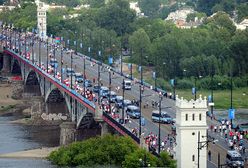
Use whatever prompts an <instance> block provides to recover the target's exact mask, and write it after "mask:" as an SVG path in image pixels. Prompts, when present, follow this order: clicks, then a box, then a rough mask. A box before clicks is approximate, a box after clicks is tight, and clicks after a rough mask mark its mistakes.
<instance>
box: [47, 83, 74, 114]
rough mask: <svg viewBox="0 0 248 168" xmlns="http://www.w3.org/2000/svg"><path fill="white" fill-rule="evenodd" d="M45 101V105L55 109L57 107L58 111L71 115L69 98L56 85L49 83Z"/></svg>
mask: <svg viewBox="0 0 248 168" xmlns="http://www.w3.org/2000/svg"><path fill="white" fill-rule="evenodd" d="M45 102H46V104H47V107H50V108H51V107H52V108H53V109H54V110H55V111H56V109H57V110H58V111H60V112H59V113H62V114H63V113H64V114H68V116H69V117H71V115H70V111H71V110H70V99H69V98H68V96H66V94H65V93H64V92H62V91H60V90H59V89H58V88H57V87H56V86H54V85H51V87H50V89H48V90H47V92H46V94H45ZM50 110H51V109H50Z"/></svg>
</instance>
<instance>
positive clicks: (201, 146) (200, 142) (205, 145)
mask: <svg viewBox="0 0 248 168" xmlns="http://www.w3.org/2000/svg"><path fill="white" fill-rule="evenodd" d="M200 138H201V133H200V131H198V142H197V144H198V146H197V168H200V150H201V149H202V148H204V147H207V146H208V144H209V143H210V142H212V143H213V144H215V143H216V142H218V140H217V139H215V138H213V137H211V136H202V138H207V140H206V141H200Z"/></svg>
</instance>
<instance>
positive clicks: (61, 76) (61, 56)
mask: <svg viewBox="0 0 248 168" xmlns="http://www.w3.org/2000/svg"><path fill="white" fill-rule="evenodd" d="M60 47H61V50H60V51H61V52H60V81H61V82H62V81H63V74H62V73H63V72H62V68H63V63H64V61H63V37H61V46H60Z"/></svg>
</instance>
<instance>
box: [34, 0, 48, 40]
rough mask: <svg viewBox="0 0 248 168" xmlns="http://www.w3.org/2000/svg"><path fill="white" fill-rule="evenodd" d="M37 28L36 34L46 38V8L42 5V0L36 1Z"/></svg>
mask: <svg viewBox="0 0 248 168" xmlns="http://www.w3.org/2000/svg"><path fill="white" fill-rule="evenodd" d="M36 4H37V29H38V34H39V37H40V38H41V39H46V38H47V18H46V11H47V9H46V8H45V7H44V4H43V3H42V2H39V1H38V2H37V3H36Z"/></svg>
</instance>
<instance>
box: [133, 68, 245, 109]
mask: <svg viewBox="0 0 248 168" xmlns="http://www.w3.org/2000/svg"><path fill="white" fill-rule="evenodd" d="M139 75H140V74H139V73H138V72H137V70H136V69H134V70H133V76H134V77H136V78H138V79H139V78H140V77H139ZM143 77H144V80H145V82H147V83H150V84H153V85H154V80H153V79H152V77H151V71H149V70H144V72H143ZM164 83H168V81H164ZM168 85H169V83H168ZM244 93H245V94H244ZM176 94H177V95H179V97H184V98H186V99H188V100H190V99H193V98H194V96H193V95H192V92H191V89H183V90H179V89H177V90H176ZM200 94H201V95H202V96H203V97H204V96H206V97H208V95H210V94H211V90H203V89H202V90H199V91H198V92H197V95H198V96H199V95H200ZM230 97H231V92H230V90H215V91H214V103H215V108H216V109H229V108H230V104H231V100H230ZM233 107H234V108H236V109H238V108H246V109H248V87H242V88H235V89H234V90H233Z"/></svg>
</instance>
